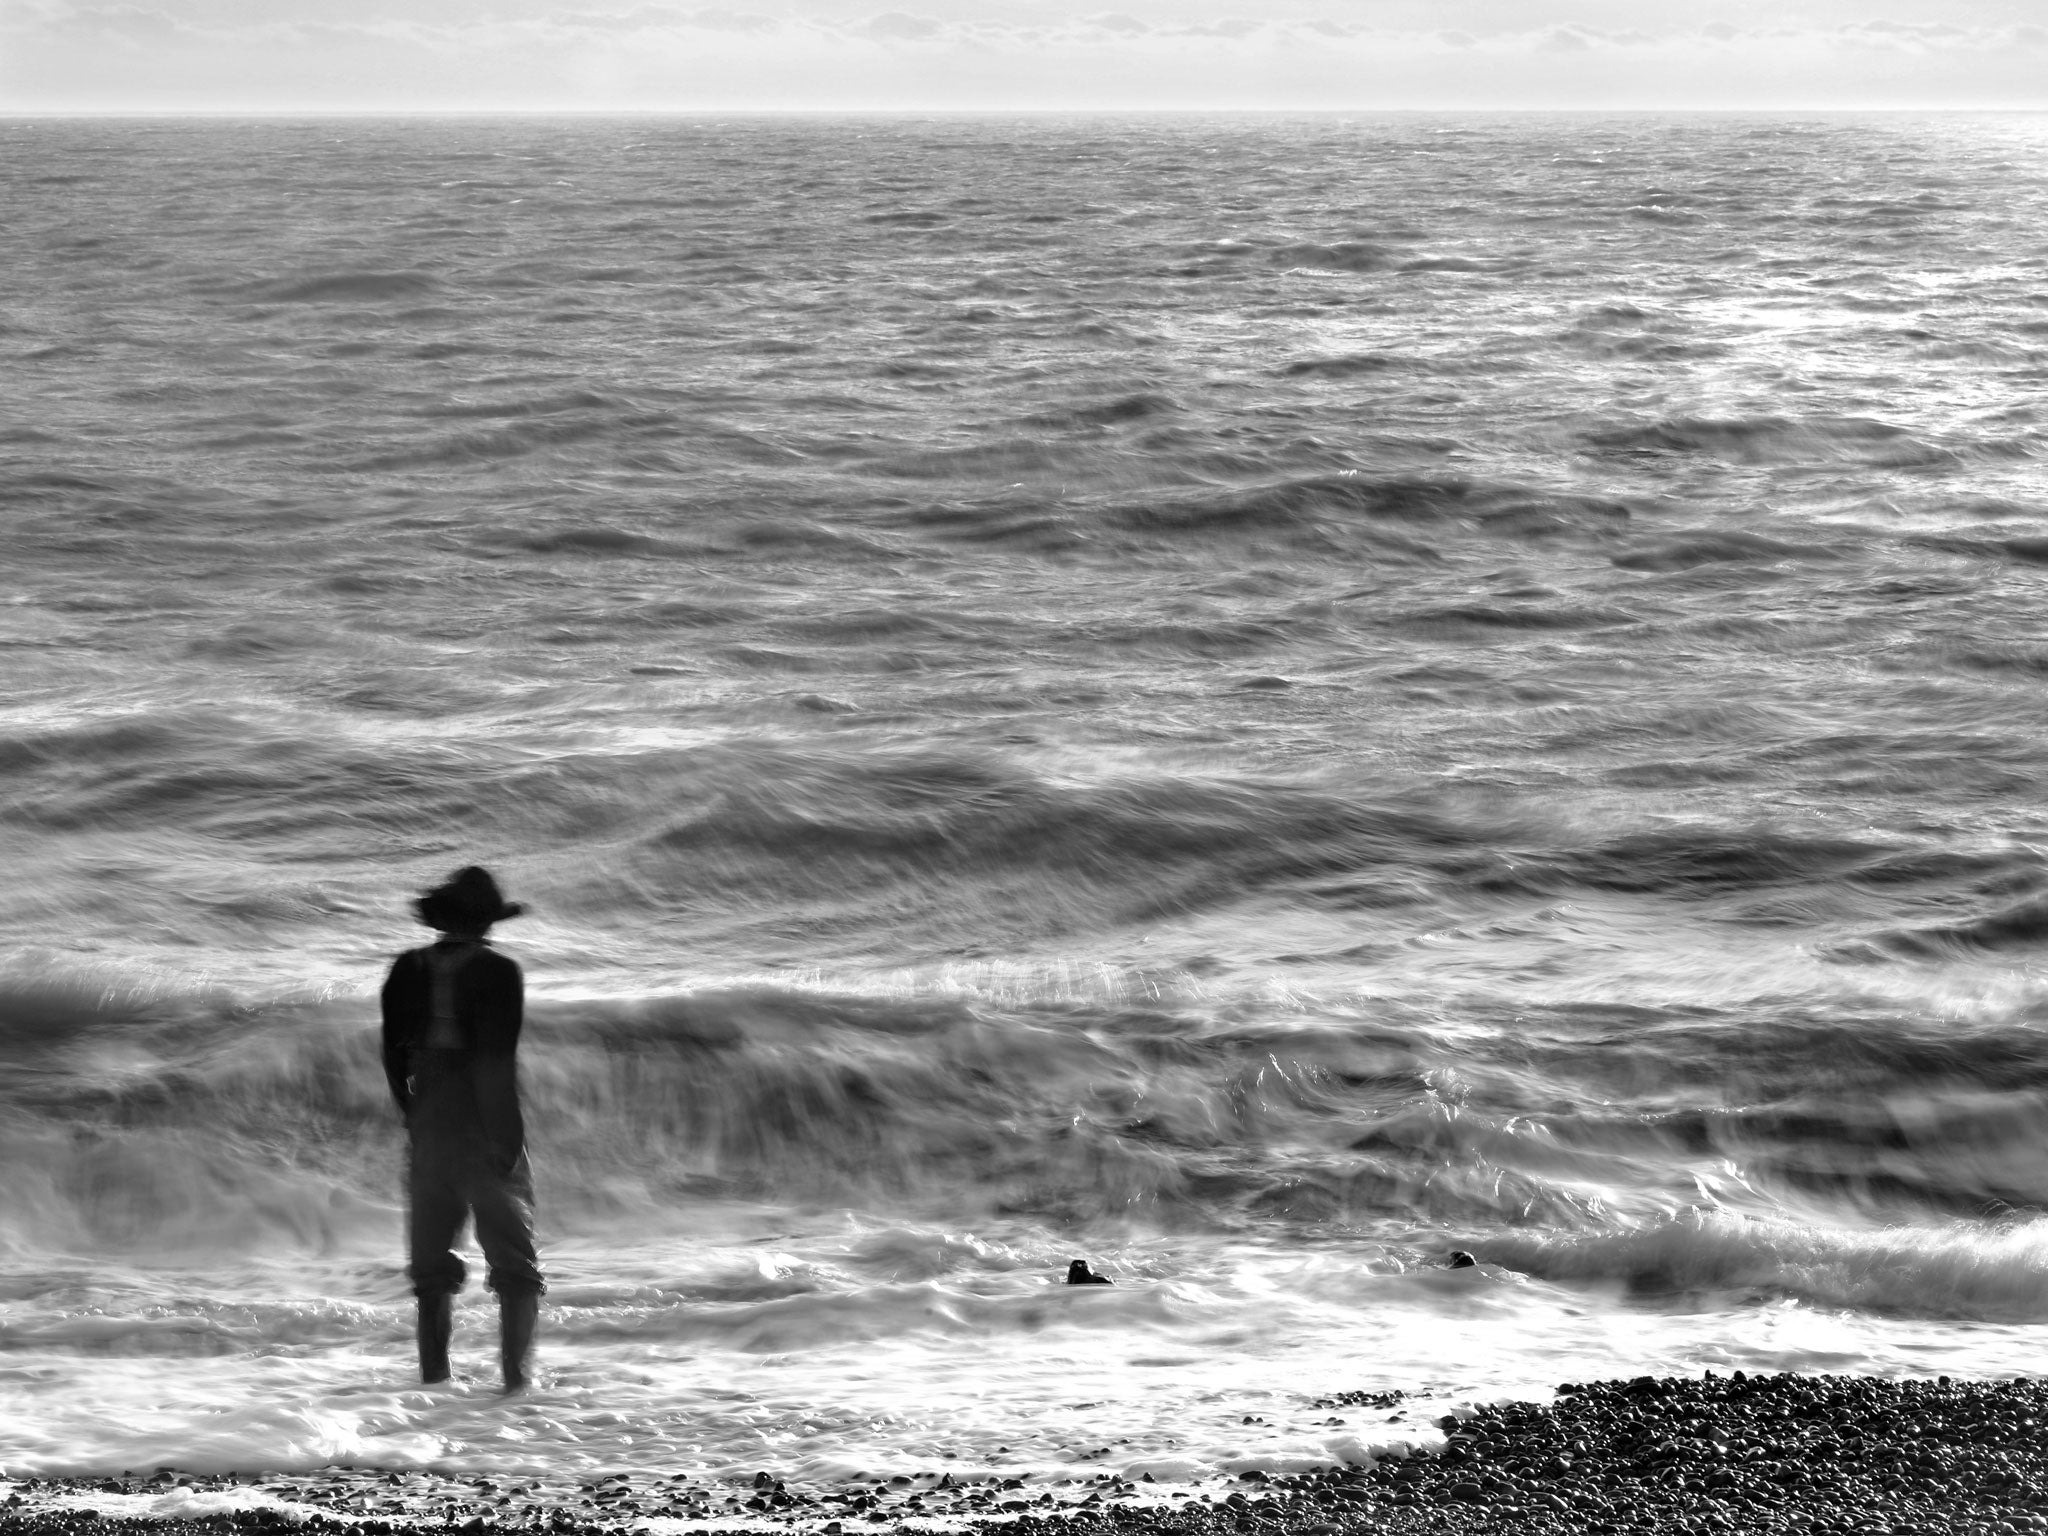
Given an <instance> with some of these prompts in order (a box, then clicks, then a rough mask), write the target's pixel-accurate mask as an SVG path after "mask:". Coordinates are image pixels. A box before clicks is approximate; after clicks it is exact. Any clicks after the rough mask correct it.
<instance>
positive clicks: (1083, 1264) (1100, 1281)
mask: <svg viewBox="0 0 2048 1536" xmlns="http://www.w3.org/2000/svg"><path fill="white" fill-rule="evenodd" d="M1067 1284H1069V1285H1114V1284H1116V1282H1115V1281H1114V1280H1112V1279H1110V1278H1109V1276H1107V1275H1098V1274H1096V1273H1095V1271H1094V1270H1092V1269H1090V1268H1089V1267H1088V1261H1087V1260H1086V1259H1075V1260H1074V1261H1073V1262H1072V1263H1071V1264H1069V1265H1068V1266H1067Z"/></svg>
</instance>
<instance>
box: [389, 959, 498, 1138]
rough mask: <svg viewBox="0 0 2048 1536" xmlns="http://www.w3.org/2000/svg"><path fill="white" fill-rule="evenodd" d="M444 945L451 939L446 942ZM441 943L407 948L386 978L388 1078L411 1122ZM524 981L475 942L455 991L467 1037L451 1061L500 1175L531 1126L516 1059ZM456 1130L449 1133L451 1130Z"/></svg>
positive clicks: (459, 1024)
mask: <svg viewBox="0 0 2048 1536" xmlns="http://www.w3.org/2000/svg"><path fill="white" fill-rule="evenodd" d="M442 942H443V944H445V943H447V942H448V941H446V940H444V941H442ZM441 947H442V946H441V945H433V946H429V948H426V949H410V950H407V951H406V952H405V953H404V954H402V955H400V956H399V957H398V958H397V959H396V960H395V961H393V962H392V965H391V974H390V975H389V976H387V977H385V978H384V991H383V995H382V999H381V1001H382V1003H383V1011H384V1076H385V1079H386V1081H388V1082H389V1083H390V1084H391V1097H392V1098H393V1099H395V1100H397V1102H398V1108H399V1112H400V1113H401V1114H403V1115H405V1116H406V1118H407V1120H408V1122H410V1120H411V1118H412V1112H413V1079H414V1075H415V1072H416V1070H417V1066H418V1064H417V1063H416V1062H415V1060H414V1053H415V1052H416V1051H419V1050H422V1049H425V1048H426V1043H427V1032H428V1030H429V1029H430V1028H431V1027H432V1024H433V1001H432V998H431V997H430V995H429V990H428V988H429V977H428V969H427V956H428V955H429V954H430V953H431V951H432V950H433V949H438V948H441ZM525 1000H526V981H525V978H524V977H523V976H521V975H520V972H519V965H518V962H517V961H514V960H512V959H509V958H508V957H506V956H504V955H501V954H499V953H498V952H497V951H496V950H495V949H492V948H491V947H490V945H489V944H488V943H487V942H483V943H478V944H476V945H475V946H474V947H473V948H472V949H471V950H470V953H469V955H468V957H467V958H466V959H464V960H463V962H462V965H461V969H460V970H459V971H457V972H456V975H455V985H454V1005H455V1023H456V1028H457V1031H458V1033H459V1034H460V1035H461V1037H462V1045H461V1048H460V1050H459V1051H451V1052H447V1053H444V1054H446V1055H447V1056H450V1057H454V1058H456V1059H457V1061H458V1062H459V1064H460V1066H461V1067H462V1068H463V1069H464V1070H466V1071H467V1073H468V1077H469V1081H470V1087H471V1093H472V1097H473V1100H474V1104H475V1115H476V1125H477V1129H478V1131H479V1132H480V1133H481V1135H482V1138H483V1140H484V1142H485V1143H486V1144H487V1147H488V1150H489V1151H490V1153H491V1154H492V1157H491V1161H492V1162H493V1163H494V1164H496V1165H497V1167H498V1168H499V1169H500V1170H501V1171H502V1170H506V1169H509V1168H510V1167H511V1166H512V1165H513V1164H514V1163H516V1162H517V1161H518V1160H519V1157H520V1154H521V1153H522V1152H524V1151H525V1149H526V1127H525V1124H524V1122H523V1121H522V1119H521V1117H520V1112H519V1082H518V1076H517V1072H516V1070H515V1067H514V1053H515V1052H516V1051H517V1050H518V1049H519V1031H520V1028H521V1026H522V1025H523V1024H524V1022H525V1009H526V1001H525ZM451 1129H452V1128H451Z"/></svg>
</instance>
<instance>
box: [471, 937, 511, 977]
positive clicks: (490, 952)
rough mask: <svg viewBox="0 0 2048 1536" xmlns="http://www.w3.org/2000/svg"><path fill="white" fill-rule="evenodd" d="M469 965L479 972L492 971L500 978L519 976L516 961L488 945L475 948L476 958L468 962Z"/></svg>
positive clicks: (500, 950)
mask: <svg viewBox="0 0 2048 1536" xmlns="http://www.w3.org/2000/svg"><path fill="white" fill-rule="evenodd" d="M470 964H471V965H474V966H475V967H476V968H477V969H478V970H480V971H494V972H496V973H497V974H498V975H500V976H517V975H519V974H521V973H520V970H519V962H518V961H517V960H514V959H513V958H512V957H511V956H510V955H508V954H506V953H505V952H504V951H503V950H502V949H496V948H493V947H492V946H491V945H489V944H482V945H479V946H478V947H477V951H476V956H475V958H474V959H472V960H471V961H470Z"/></svg>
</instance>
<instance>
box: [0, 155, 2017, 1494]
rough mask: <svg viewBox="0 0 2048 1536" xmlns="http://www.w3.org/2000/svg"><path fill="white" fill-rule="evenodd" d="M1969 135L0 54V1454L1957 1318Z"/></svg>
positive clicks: (16, 1469)
mask: <svg viewBox="0 0 2048 1536" xmlns="http://www.w3.org/2000/svg"><path fill="white" fill-rule="evenodd" d="M2044 147H2048V121H2044V120H2043V119H2039V118H2023V117H2010V118H2001V117H1927V118H1913V117H1882V118H1848V117H1812V118H1792V117H1777V118H1769V117H1697V118H1671V119H1658V118H1646V117H1636V118H1619V117H1617V118H1599V117H1584V118H1477V117H1467V118H1442V117H1400V118H1371V117H1360V118H1349V119H1346V118H1337V117H1324V118H1304V119H1299V120H1283V119H1260V118H1245V119H1212V120H1203V119H1122V120H1065V119H1035V120H1014V121H998V120H986V121H982V120H969V119H931V120H918V119H874V120H795V119H758V120H744V119H733V120H710V119H676V120H654V119H647V120H631V121H628V120H617V121H606V120H576V121H539V120H522V121H456V120H446V121H432V120H419V121H392V122H384V121H355V120H331V121H299V122H255V121H219V122H212V121H181V122H132V121H21V120H16V121H10V122H4V123H0V201H4V206H5V208H6V210H7V214H6V218H5V220H4V221H0V252H4V256H5V269H6V270H7V272H8V273H9V274H10V279H11V281H10V283H9V285H8V288H7V291H6V292H5V293H4V294H0V359H4V365H0V515H4V518H5V522H4V527H5V533H6V548H7V558H6V561H5V565H4V571H0V584H4V598H5V601H4V604H0V654H4V668H0V687H4V704H0V774H4V778H0V849H4V852H5V855H6V865H5V867H6V872H7V879H6V881H5V883H4V886H0V924H4V932H5V935H6V942H7V946H8V951H7V958H6V960H5V962H4V967H0V1052H4V1057H5V1070H4V1072H0V1149H4V1151H0V1156H4V1168H5V1177H4V1178H0V1474H11V1475H16V1476H19V1475H23V1474H30V1473H41V1472H55V1471H68V1472H112V1471H119V1470H123V1469H130V1468H135V1469H141V1468H147V1467H151V1466H155V1465H159V1464H164V1463H170V1464H175V1465H178V1466H182V1467H187V1468H192V1469H197V1470H237V1471H262V1470H280V1469H289V1468H306V1467H313V1466H319V1465H322V1464H326V1463H331V1462H346V1463H352V1464H356V1465H362V1466H379V1467H392V1468H401V1467H420V1466H431V1467H437V1468H443V1469H451V1470H502V1471H517V1472H524V1473H554V1474H565V1475H567V1474H578V1473H583V1472H593V1471H607V1472H609V1471H635V1470H659V1471H662V1472H664V1473H689V1474H692V1475H702V1476H708V1477H713V1478H717V1477H723V1476H728V1475H730V1476H736V1477H737V1476H748V1475H751V1474H752V1472H753V1471H754V1470H756V1469H757V1468H761V1467H764V1466H772V1467H773V1468H775V1469H776V1472H777V1475H778V1476H784V1477H786V1478H788V1479H790V1480H792V1481H793V1482H797V1483H806V1482H808V1483H830V1482H833V1481H835V1480H843V1479H846V1478H849V1477H852V1476H856V1475H864V1474H874V1473H900V1472H918V1471H936V1470H946V1471H949V1472H952V1473H954V1474H956V1475H959V1476H967V1475H970V1474H972V1475H980V1474H985V1473H998V1474H1000V1475H1002V1476H1005V1477H1022V1478H1025V1479H1026V1480H1027V1486H1029V1485H1031V1484H1034V1483H1036V1484H1043V1485H1045V1486H1047V1487H1058V1486H1062V1485H1060V1484H1059V1483H1058V1481H1057V1480H1058V1479H1061V1478H1066V1477H1073V1476H1078V1475H1081V1474H1083V1473H1084V1472H1085V1473H1087V1474H1089V1475H1092V1474H1093V1473H1094V1472H1096V1471H1100V1470H1102V1469H1105V1468H1107V1469H1110V1470H1116V1471H1120V1472H1128V1473H1129V1474H1130V1475H1132V1476H1137V1475H1140V1474H1142V1473H1143V1472H1147V1471H1149V1472H1151V1473H1152V1474H1153V1475H1154V1476H1155V1478H1156V1479H1157V1480H1158V1481H1159V1482H1162V1483H1166V1484H1169V1485H1182V1484H1184V1483H1185V1482H1187V1481H1189V1480H1194V1479H1199V1478H1202V1477H1205V1476H1208V1475H1212V1474H1215V1473H1217V1472H1220V1471H1235V1470H1243V1469H1245V1468H1249V1467H1255V1466H1256V1467H1281V1466H1302V1465H1309V1464H1314V1463H1316V1462H1318V1461H1328V1460H1334V1459H1353V1460H1356V1459H1359V1458H1361V1457H1363V1456H1366V1455H1369V1454H1371V1453H1372V1452H1373V1451H1374V1449H1375V1448H1379V1447H1385V1446H1389V1445H1392V1444H1396V1443H1400V1442H1403V1441H1411V1442H1412V1441H1414V1440H1417V1439H1426V1438H1427V1437H1428V1435H1429V1434H1430V1431H1429V1429H1428V1428H1427V1422H1428V1419H1429V1417H1430V1415H1431V1414H1432V1413H1434V1412H1438V1411H1441V1405H1443V1404H1446V1403H1455V1402H1457V1401H1459V1400H1466V1399H1472V1398H1477V1397H1486V1396H1494V1395H1500V1394H1524V1395H1528V1394H1536V1395H1541V1394H1542V1393H1544V1392H1546V1391H1547V1390H1548V1388H1549V1387H1550V1386H1551V1385H1552V1384H1554V1383H1556V1382H1559V1381H1563V1380H1571V1379H1581V1378H1586V1377H1592V1376H1599V1375H1611V1374H1630V1375H1633V1374H1636V1373H1639V1372H1643V1371H1698V1370H1700V1369H1705V1368H1712V1369H1723V1370H1725V1369H1748V1370H1752V1371H1755V1370H1764V1371H1775V1370H1786V1369H1790V1370H1829V1371H1841V1370H1869V1371H1879V1372H1894V1373H1935V1372H1958V1373H1986V1374H1994V1373H1996V1374H2002V1373H2007V1372H2012V1371H2028V1372H2032V1371H2036V1370H2038V1369H2039V1368H2040V1364H2041V1360H2042V1357H2043V1352H2044V1347H2048V1338H2044V1334H2043V1327H2042V1325H2043V1323H2044V1322H2048V1222H2044V1221H2043V1220H2042V1217H2041V1209H2042V1202H2043V1200H2044V1197H2048V1138H2044V1126H2048V1034H2044V1028H2043V1025H2044V1018H2048V1014H2044V991H2043V986H2042V979H2041V972H2040V964H2039V953H2040V946H2041V942H2042V939H2043V937H2044V935H2048V817H2044V815H2043V812H2042V809H2041V807H2040V804H2039V788H2040V785H2041V783H2042V781H2043V770H2044V766H2048V737H2044V720H2048V715H2044V712H2043V710H2042V708H2041V694H2042V687H2043V682H2044V679H2048V633H2044V624H2043V620H2042V617H2041V615H2042V612H2043V599H2044V597H2048V484H2044V478H2043V454H2044V448H2048V430H2044V417H2043V405H2042V399H2043V385H2044V383H2048V368H2044V361H2048V248H2044V246H2043V244H2042V241H2041V235H2040V231H2041V230H2042V229H2043V228H2044V227H2048V180H2044V172H2043V170H2042V167H2043V165H2044V164H2048V160H2044V157H2043V153H2042V151H2043V149H2044ZM472 860H477V861H482V862H485V863H488V864H490V865H492V866H493V867H494V868H496V869H497V870H498V871H499V873H500V874H501V875H502V877H503V878H504V879H505V881H506V884H507V886H508V888H509V889H510V891H511V893H512V894H513V895H514V896H515V897H517V898H518V899H521V900H523V901H526V902H527V903H529V904H530V906H531V907H532V908H533V915H531V916H529V917H527V918H524V919H521V920H520V921H518V922H517V923H513V924H509V925H507V926H506V927H505V928H504V929H503V930H502V931H501V941H502V942H503V944H504V946H505V948H506V949H507V951H508V952H510V953H512V954H514V955H515V956H517V958H519V959H520V960H521V962H522V963H523V964H524V965H525V966H526V968H527V972H528V978H529V986H530V988H531V994H532V1002H531V1011H530V1022H529V1027H528V1034H527V1044H526V1047H525V1049H524V1051H523V1070H524V1079H525V1085H526V1096H527V1104H528V1119H529V1125H530V1127H531V1133H532V1136H533V1141H534V1150H535V1157H536V1162H537V1167H538V1173H539V1181H540V1206H541V1211H540V1221H541V1233H542V1239H543V1246H544V1262H545V1264H546V1266H547V1268H548V1271H549V1274H550V1278H551V1292H550V1295H549V1297H548V1305H547V1308H546V1312H545V1314H544V1322H543V1330H544V1331H543V1335H542V1343H541V1372H542V1380H541V1384H540V1386H539V1388H538V1389H537V1390H536V1391H534V1392H533V1393H531V1394H530V1395H529V1396H527V1397H525V1398H523V1399H519V1400H516V1401H513V1402H509V1403H508V1402H501V1401H500V1400H498V1399H497V1398H496V1397H495V1396H494V1395H493V1388H494V1385H495V1383H494V1380H493V1371H492V1369H491V1344H492V1338H491V1327H492V1324H491V1313H490V1310H489V1305H488V1299H487V1298H484V1297H482V1296H480V1295H479V1294H478V1293H476V1292H472V1293H470V1295H469V1297H468V1298H466V1300H465V1304H464V1309H463V1311H462V1313H461V1314H460V1318H459V1326H458V1341H457V1343H458V1352H459V1357H460V1365H459V1367H458V1371H459V1375H458V1381H457V1382H456V1383H455V1385H454V1386H452V1387H449V1388H443V1389H436V1390H423V1389H420V1388H418V1387H416V1386H414V1385H411V1384H410V1381H409V1373H410V1369H411V1362H410V1324H411V1313H410V1299H409V1296H408V1295H407V1292H406V1288H405V1284H404V1281H403V1278H402V1274H401V1268H400V1266H401V1264H402V1255H401V1254H400V1252H399V1212H398V1205H397V1197H398V1168H399V1155H400V1137H399V1131H398V1127H397V1125H396V1123H395V1119H394V1115H393V1112H392V1111H391V1109H390V1106H389V1104H388V1102H387V1099H386V1096H385V1093H384V1089H383V1086H382V1082H381V1078H380V1074H379V1070H378V1067H377V1063H376V1059H375V1049H374V989H375V986H376V984H377V982H378V980H379V979H380V977H381V973H382V968H383V966H384V964H385V963H386V962H387V961H388V958H389V956H390V955H391V954H392V953H393V952H395V951H396V950H398V949H400V948H402V947H405V946H408V945H410V944H413V943H416V942H419V941H420V940H421V939H422V938H423V937H424V935H423V933H422V932H421V931H420V930H417V929H416V928H414V927H412V926H411V925H410V924H409V922H408V920H407V917H406V899H407V898H408V897H409V896H410V895H411V894H412V893H413V892H415V891H416V890H418V889H419V888H421V887H422V886H424V885H426V884H428V883H430V882H432V881H434V880H437V879H439V878H441V877H442V876H445V875H446V874H447V873H448V872H449V871H450V870H451V869H452V868H454V867H455V866H456V865H458V864H462V863H466V862H470V861H472ZM1457 1248H1462V1249H1466V1250H1469V1251H1470V1252H1472V1253H1473V1254H1475V1255H1477V1256H1478V1258H1479V1259H1480V1260H1481V1263H1480V1264H1479V1265H1478V1266H1477V1267H1475V1268H1471V1269H1461V1270H1449V1269H1445V1268H1443V1267H1442V1261H1443V1259H1444V1258H1445V1256H1446V1255H1447V1254H1448V1253H1449V1252H1450V1251H1451V1250H1453V1249H1457ZM1077 1255H1085V1256H1087V1257H1088V1258H1090V1259H1091V1260H1092V1261H1094V1262H1095V1263H1096V1264H1097V1266H1098V1267H1099V1268H1101V1269H1104V1270H1105V1271H1107V1272H1108V1273H1109V1274H1111V1275H1112V1276H1113V1277H1114V1278H1115V1280H1116V1284H1115V1285H1114V1286H1112V1287H1107V1288H1076V1289H1068V1288H1066V1287H1063V1286H1060V1285H1057V1284H1055V1283H1054V1282H1055V1281H1056V1280H1057V1279H1058V1278H1059V1275H1060V1273H1061V1271H1062V1270H1063V1269H1064V1266H1065V1263H1066V1261H1067V1260H1068V1259H1069V1258H1071V1257H1074V1256H1077ZM1381 1390H1385V1391H1396V1390H1398V1391H1402V1392H1406V1393H1408V1394H1411V1395H1410V1397H1409V1398H1407V1399H1405V1400H1404V1403H1403V1404H1402V1405H1397V1406H1395V1407H1393V1408H1389V1409H1387V1410H1385V1411H1377V1410H1358V1409H1351V1410H1346V1411H1344V1412H1331V1411H1329V1410H1328V1409H1326V1408H1323V1407H1318V1406H1316V1404H1317V1402H1318V1398H1319V1395H1320V1394H1324V1393H1329V1392H1334V1391H1381Z"/></svg>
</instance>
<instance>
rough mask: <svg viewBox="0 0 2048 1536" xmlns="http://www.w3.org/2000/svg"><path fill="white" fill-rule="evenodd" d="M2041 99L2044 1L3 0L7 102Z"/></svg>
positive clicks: (937, 104) (782, 104) (66, 105)
mask: <svg viewBox="0 0 2048 1536" xmlns="http://www.w3.org/2000/svg"><path fill="white" fill-rule="evenodd" d="M975 107H987V108H1061V107H1081V108H1087V107H1097V108H1120V107H1121V108H1130V107H1175V108H1204V107H1209V108H1222V107H1265V108H1284V107H1316V108H1351V109H1369V108H1376V107H1480V108H1484V107H1497V108H1526V107H1653V108H1654V107H2034V108H2048V0H1699V3H1698V4H1696V5H1695V4H1678V3H1672V0H1109V3H1107V4H1099V5H1097V4H1087V3H1068V0H715V3H713V4H710V5H708V6H707V5H699V4H696V3H694V0H680V3H671V0H0V110H5V111H14V112H20V111H53V110H54V111H81V110H83V111H143V112H148V111H165V110H170V111H190V110H233V111H279V110H285V111H294V110H296V111H313V110H323V111H324V110H392V109H404V110H486V111H490V110H506V109H513V110H528V111H537V110H560V109H614V110H626V109H633V110H640V109H684V110H689V109H698V110H704V109H710V110H727V109H733V108H798V109H801V108H815V109H861V108H884V109H887V108H913V109H915V108H975Z"/></svg>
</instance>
